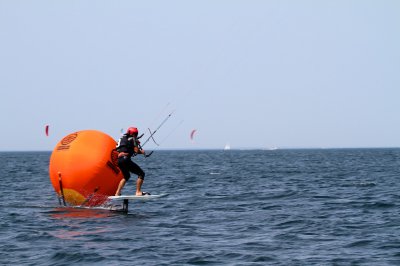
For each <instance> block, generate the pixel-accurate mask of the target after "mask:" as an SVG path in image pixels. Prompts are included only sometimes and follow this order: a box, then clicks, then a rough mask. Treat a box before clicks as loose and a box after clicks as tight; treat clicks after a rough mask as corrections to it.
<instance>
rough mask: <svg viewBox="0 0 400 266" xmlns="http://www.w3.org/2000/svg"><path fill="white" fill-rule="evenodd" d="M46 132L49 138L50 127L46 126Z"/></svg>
mask: <svg viewBox="0 0 400 266" xmlns="http://www.w3.org/2000/svg"><path fill="white" fill-rule="evenodd" d="M45 132H46V136H47V137H48V136H49V125H46V127H45Z"/></svg>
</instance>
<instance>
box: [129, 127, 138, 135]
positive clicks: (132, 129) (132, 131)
mask: <svg viewBox="0 0 400 266" xmlns="http://www.w3.org/2000/svg"><path fill="white" fill-rule="evenodd" d="M126 133H127V134H128V135H137V134H138V133H139V130H138V129H137V128H136V127H130V128H128V130H127V131H126Z"/></svg>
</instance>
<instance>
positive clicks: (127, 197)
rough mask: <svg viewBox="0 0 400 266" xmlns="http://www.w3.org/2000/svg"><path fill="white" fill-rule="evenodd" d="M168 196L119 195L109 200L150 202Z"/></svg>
mask: <svg viewBox="0 0 400 266" xmlns="http://www.w3.org/2000/svg"><path fill="white" fill-rule="evenodd" d="M167 195H168V194H158V195H144V196H136V195H121V196H109V197H108V199H110V200H114V201H115V200H125V199H127V200H152V199H157V198H161V197H165V196H167Z"/></svg>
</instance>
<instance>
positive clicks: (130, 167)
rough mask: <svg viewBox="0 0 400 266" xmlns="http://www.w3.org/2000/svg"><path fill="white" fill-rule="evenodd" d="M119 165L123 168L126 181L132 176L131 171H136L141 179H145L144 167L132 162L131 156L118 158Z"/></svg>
mask: <svg viewBox="0 0 400 266" xmlns="http://www.w3.org/2000/svg"><path fill="white" fill-rule="evenodd" d="M118 167H119V169H121V171H122V174H123V175H124V179H125V180H126V181H128V180H129V178H130V177H131V174H130V173H134V174H136V175H138V176H139V177H140V178H141V179H144V175H145V173H144V172H143V170H142V168H140V166H139V165H137V164H136V163H134V162H132V160H131V158H130V157H128V156H123V157H120V158H118Z"/></svg>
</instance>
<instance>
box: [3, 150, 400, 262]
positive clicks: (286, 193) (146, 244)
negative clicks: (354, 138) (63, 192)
mask: <svg viewBox="0 0 400 266" xmlns="http://www.w3.org/2000/svg"><path fill="white" fill-rule="evenodd" d="M50 155H51V154H50V152H3V153H0V246H1V249H0V264H1V265H400V213H399V210H400V209H399V200H400V192H399V188H400V186H399V179H400V149H325V150H312V149H310V150H274V151H263V150H248V151H236V150H230V151H156V152H155V153H154V154H153V155H152V156H151V157H150V158H146V159H144V158H135V160H136V161H137V162H138V164H140V165H141V166H142V168H143V169H144V170H145V171H146V179H145V183H144V191H149V192H151V193H153V194H162V193H169V195H168V196H166V197H164V198H160V199H156V200H152V201H145V202H137V203H133V204H131V205H130V209H129V213H128V214H122V213H116V212H111V211H108V210H90V209H73V208H63V207H60V206H59V203H58V199H57V197H56V195H55V192H54V190H53V188H52V186H51V183H50V180H49V177H48V164H49V158H50ZM134 180H135V178H132V179H131V180H130V182H129V184H127V186H126V188H125V189H124V191H123V194H132V193H133V192H134V183H133V181H134Z"/></svg>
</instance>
